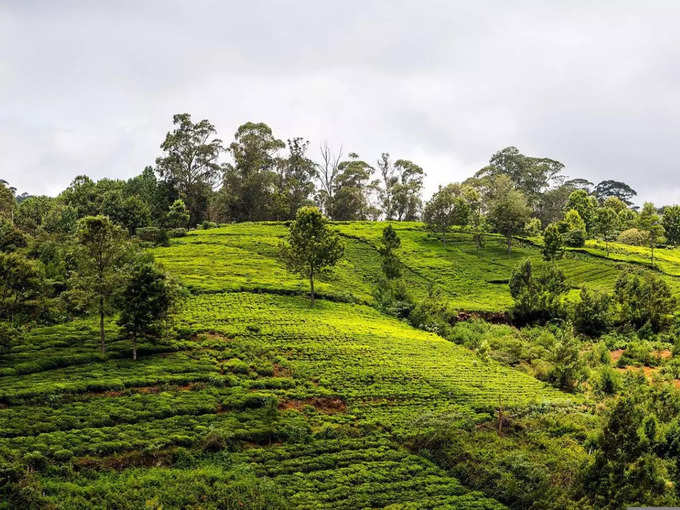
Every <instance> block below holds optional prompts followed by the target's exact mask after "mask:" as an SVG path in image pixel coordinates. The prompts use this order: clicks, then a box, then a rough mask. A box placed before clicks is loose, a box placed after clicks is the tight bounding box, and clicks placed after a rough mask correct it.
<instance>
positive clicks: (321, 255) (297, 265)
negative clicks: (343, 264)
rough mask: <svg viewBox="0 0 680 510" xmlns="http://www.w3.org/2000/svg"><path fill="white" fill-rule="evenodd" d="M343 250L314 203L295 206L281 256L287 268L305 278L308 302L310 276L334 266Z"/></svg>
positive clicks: (311, 277) (311, 279)
mask: <svg viewBox="0 0 680 510" xmlns="http://www.w3.org/2000/svg"><path fill="white" fill-rule="evenodd" d="M343 252H344V247H343V245H342V243H341V241H340V238H339V237H338V235H337V234H336V233H335V232H333V230H332V229H331V228H330V227H329V226H328V220H327V219H326V218H325V217H324V216H323V214H321V211H319V209H317V208H316V207H303V208H301V209H300V210H298V212H297V215H296V216H295V221H293V222H292V223H291V225H290V230H289V232H288V244H282V245H281V257H282V258H283V260H284V261H285V262H286V265H287V266H288V268H289V270H291V271H293V272H296V273H299V274H301V275H304V276H306V277H307V278H309V287H310V295H311V298H312V306H313V305H314V277H315V276H316V275H319V274H321V273H323V272H324V271H326V270H327V269H328V268H330V267H332V266H334V265H335V264H336V263H337V262H338V260H340V258H341V257H342V255H343Z"/></svg>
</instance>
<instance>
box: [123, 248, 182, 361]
mask: <svg viewBox="0 0 680 510" xmlns="http://www.w3.org/2000/svg"><path fill="white" fill-rule="evenodd" d="M174 296H175V293H174V292H173V289H172V287H171V284H170V282H169V281H168V278H167V276H166V275H165V273H163V272H162V271H160V270H159V269H158V268H157V267H155V266H154V265H153V264H151V263H148V262H146V263H140V264H138V265H136V266H135V267H134V268H133V269H132V272H131V275H130V277H129V279H128V282H127V285H126V286H125V289H124V290H123V293H122V295H121V310H120V317H119V319H118V325H119V326H121V327H122V328H123V330H124V331H125V333H126V335H127V336H128V337H129V338H130V340H131V341H132V359H134V360H136V359H137V341H138V340H139V339H143V338H157V337H158V336H160V334H161V333H162V329H163V323H164V321H165V319H166V318H167V316H168V313H169V311H170V308H171V306H172V303H173V299H174Z"/></svg>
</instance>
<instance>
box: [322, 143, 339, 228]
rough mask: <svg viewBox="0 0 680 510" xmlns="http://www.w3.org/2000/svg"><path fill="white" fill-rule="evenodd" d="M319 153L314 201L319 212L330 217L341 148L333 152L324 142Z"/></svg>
mask: <svg viewBox="0 0 680 510" xmlns="http://www.w3.org/2000/svg"><path fill="white" fill-rule="evenodd" d="M320 151H321V161H320V162H319V163H317V164H316V166H317V174H316V175H317V180H318V182H319V189H318V190H317V193H316V201H317V202H318V204H319V207H321V210H322V211H323V212H324V213H325V214H328V215H330V208H331V204H332V203H333V196H334V194H335V180H336V178H337V177H338V174H339V173H340V163H341V162H342V147H340V148H339V149H338V150H337V151H334V150H333V149H331V148H330V147H329V145H328V143H326V142H324V144H323V145H322V146H321V149H320Z"/></svg>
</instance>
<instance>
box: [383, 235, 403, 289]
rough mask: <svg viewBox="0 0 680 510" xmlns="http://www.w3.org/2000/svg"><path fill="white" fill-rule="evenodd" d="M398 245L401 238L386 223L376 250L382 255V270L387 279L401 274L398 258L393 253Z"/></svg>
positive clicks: (395, 277)
mask: <svg viewBox="0 0 680 510" xmlns="http://www.w3.org/2000/svg"><path fill="white" fill-rule="evenodd" d="M400 246H401V239H399V236H398V235H397V233H396V232H395V231H394V229H393V228H392V225H387V226H386V227H385V228H384V229H383V233H382V244H381V246H380V247H379V248H378V252H379V253H380V255H382V270H383V274H384V275H385V278H387V279H388V280H395V279H397V278H399V277H400V276H401V265H400V263H399V258H398V257H397V255H396V254H395V253H394V251H395V250H398V249H399V247H400Z"/></svg>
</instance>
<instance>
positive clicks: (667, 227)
mask: <svg viewBox="0 0 680 510" xmlns="http://www.w3.org/2000/svg"><path fill="white" fill-rule="evenodd" d="M661 223H662V225H663V228H664V231H665V232H666V241H668V243H669V244H672V245H673V246H678V245H679V244H680V205H672V206H669V207H664V210H663V219H662V220H661Z"/></svg>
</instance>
